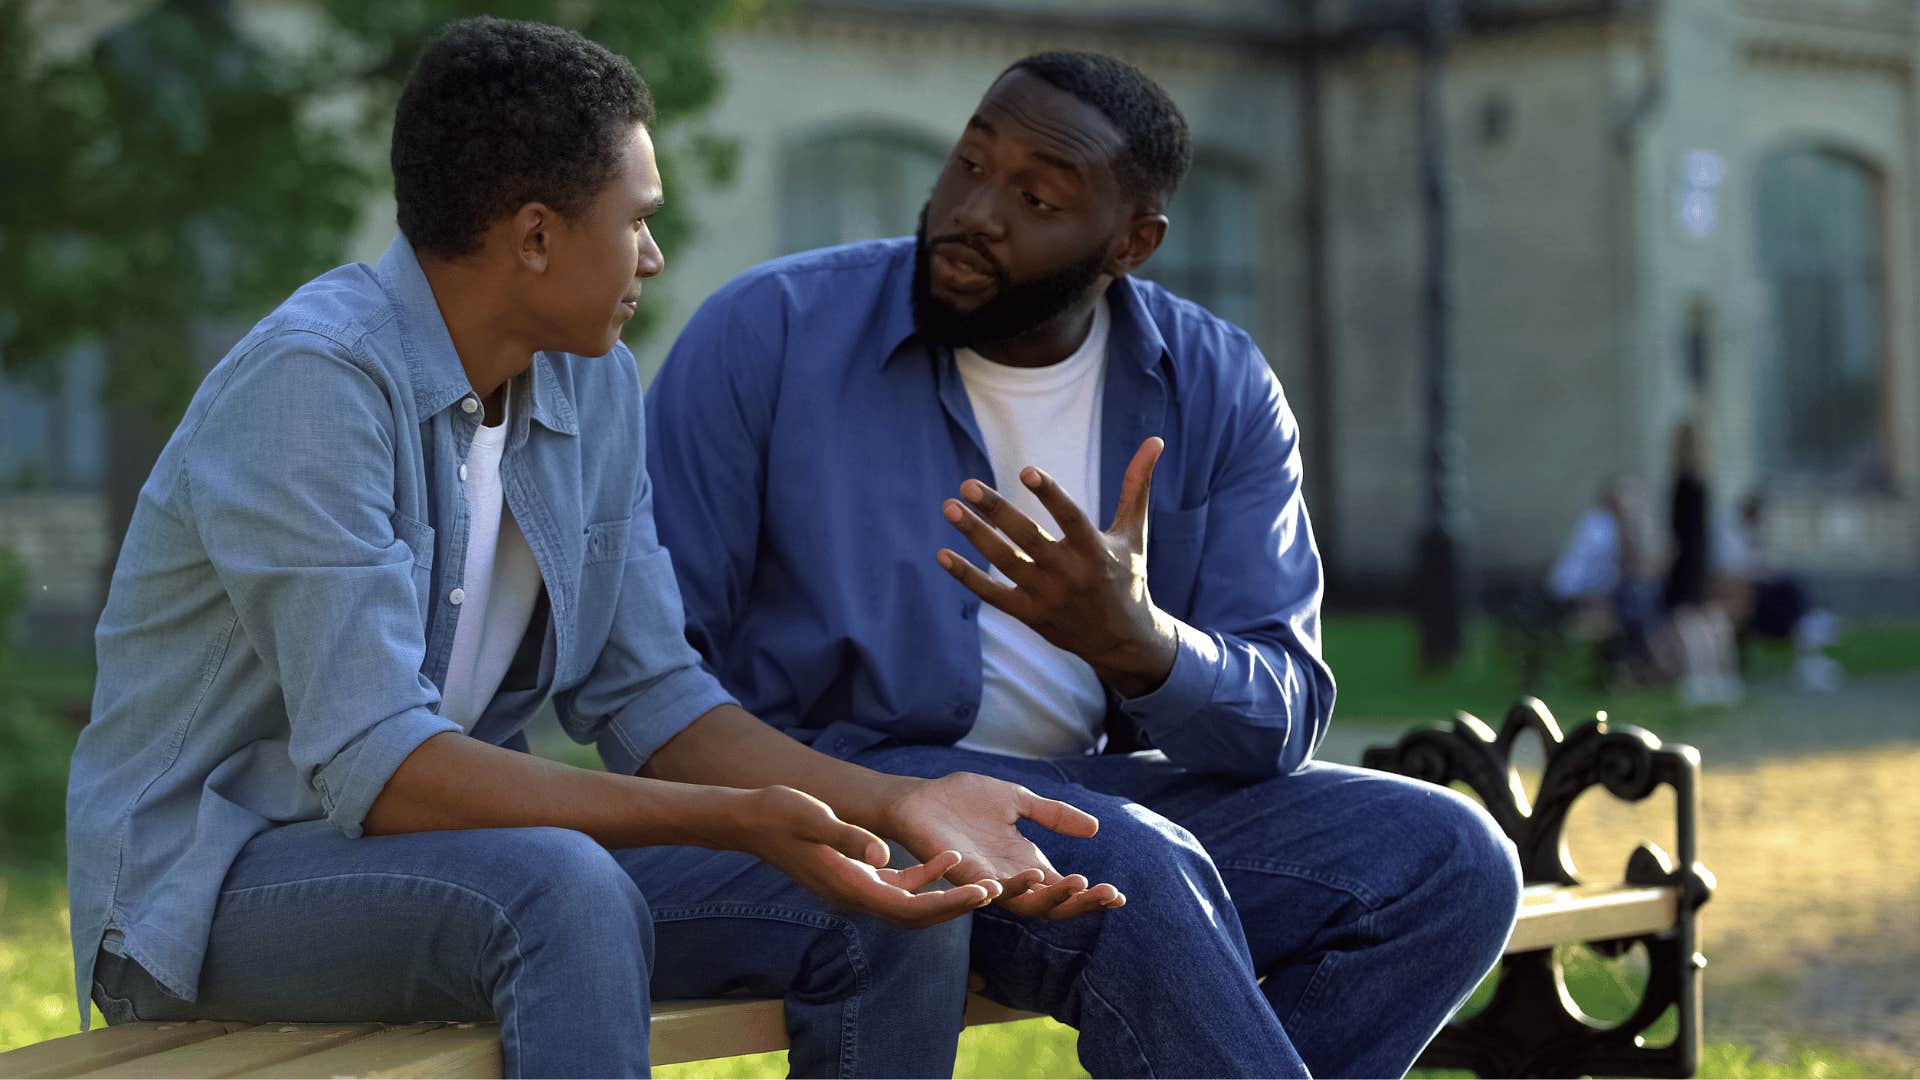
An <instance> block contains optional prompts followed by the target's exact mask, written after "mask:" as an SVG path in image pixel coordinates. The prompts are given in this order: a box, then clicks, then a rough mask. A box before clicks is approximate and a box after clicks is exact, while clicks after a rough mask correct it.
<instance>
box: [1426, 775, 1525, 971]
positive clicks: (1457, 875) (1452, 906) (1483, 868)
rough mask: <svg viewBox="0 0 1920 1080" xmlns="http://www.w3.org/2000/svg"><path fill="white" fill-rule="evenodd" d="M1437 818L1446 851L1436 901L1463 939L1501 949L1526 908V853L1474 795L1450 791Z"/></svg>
mask: <svg viewBox="0 0 1920 1080" xmlns="http://www.w3.org/2000/svg"><path fill="white" fill-rule="evenodd" d="M1444 794H1445V796H1446V798H1445V799H1444V800H1442V801H1441V803H1440V804H1439V808H1438V809H1437V810H1436V811H1435V812H1434V813H1433V815H1432V818H1433V822H1434V825H1435V828H1436V833H1437V834H1438V835H1439V836H1440V837H1442V838H1443V841H1444V844H1445V847H1446V852H1445V855H1444V857H1442V858H1441V859H1440V860H1439V861H1438V862H1437V863H1436V865H1435V866H1434V868H1433V873H1434V874H1435V876H1436V878H1437V879H1438V882H1437V884H1438V885H1439V888H1440V891H1439V895H1437V896H1436V898H1435V899H1436V901H1437V902H1438V903H1439V904H1440V905H1441V906H1442V908H1443V909H1444V910H1445V911H1446V912H1447V913H1448V914H1449V917H1450V918H1449V921H1450V922H1452V923H1453V924H1454V925H1455V926H1456V928H1457V932H1458V933H1459V934H1460V935H1461V939H1462V942H1463V945H1464V946H1465V947H1468V948H1473V949H1477V950H1479V951H1490V952H1491V954H1492V955H1491V956H1490V957H1489V962H1491V959H1492V958H1493V957H1497V956H1498V955H1499V950H1500V949H1502V948H1503V947H1504V946H1505V945H1506V942H1507V938H1508V936H1509V935H1510V934H1511V933H1512V931H1513V923H1514V919H1515V917H1516V916H1517V915H1518V914H1519V910H1520V894H1521V887H1522V886H1521V871H1520V858H1519V854H1518V852H1517V851H1516V850H1515V848H1514V845H1513V841H1512V840H1510V839H1508V837H1507V835H1506V833H1505V832H1503V831H1502V830H1501V828H1500V825H1499V823H1498V822H1496V821H1494V820H1493V816H1492V815H1491V814H1489V813H1487V811H1486V808H1485V807H1483V806H1481V805H1480V804H1479V803H1477V802H1475V801H1474V800H1472V799H1470V798H1467V797H1466V796H1464V795H1461V794H1459V793H1457V792H1453V791H1447V792H1445V793H1444Z"/></svg>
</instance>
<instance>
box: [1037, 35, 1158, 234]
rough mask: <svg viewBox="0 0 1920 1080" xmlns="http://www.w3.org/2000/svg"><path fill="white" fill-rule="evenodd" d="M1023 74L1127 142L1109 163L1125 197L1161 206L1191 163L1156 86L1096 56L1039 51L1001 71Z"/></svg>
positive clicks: (1118, 62) (1140, 74)
mask: <svg viewBox="0 0 1920 1080" xmlns="http://www.w3.org/2000/svg"><path fill="white" fill-rule="evenodd" d="M1014 71H1025V72H1027V73H1029V74H1031V75H1034V76H1036V77H1038V78H1040V79H1042V80H1045V81H1046V82H1048V83H1050V84H1052V85H1053V86H1055V87H1057V88H1058V89H1061V90H1065V91H1066V92H1067V93H1069V94H1072V95H1073V96H1074V97H1076V98H1079V99H1080V100H1081V101H1082V102H1085V103H1086V104H1088V105H1091V106H1093V107H1094V108H1095V109H1098V110H1099V111H1100V114H1101V115H1102V116H1105V117H1106V118H1107V119H1108V120H1109V121H1111V122H1112V123H1113V126H1114V127H1115V128H1118V129H1119V131H1120V134H1121V135H1122V136H1123V137H1124V138H1125V139H1126V141H1127V152H1126V154H1125V155H1124V156H1122V157H1121V159H1120V160H1118V161H1116V162H1115V163H1114V168H1115V171H1116V172H1117V173H1118V175H1119V179H1120V183H1121V185H1122V186H1123V187H1124V188H1125V189H1126V190H1127V193H1128V194H1129V195H1132V196H1133V197H1135V198H1138V199H1141V200H1143V201H1146V202H1153V203H1158V204H1159V205H1161V206H1164V205H1166V202H1167V200H1169V199H1171V198H1173V193H1174V192H1175V191H1177V190H1178V189H1179V187H1180V181H1181V180H1183V179H1185V178H1186V175H1187V169H1188V167H1189V166H1191V165H1192V164H1193V148H1192V146H1191V144H1190V143H1189V142H1188V137H1187V118H1186V115H1185V114H1183V113H1182V112H1181V111H1180V107H1179V106H1178V105H1175V104H1174V103H1173V99H1172V98H1170V97H1168V96H1167V92H1166V91H1165V90H1163V89H1161V88H1160V84H1159V83H1156V82H1154V81H1153V80H1152V79H1150V78H1148V77H1147V76H1146V74H1145V73H1143V72H1142V71H1141V70H1140V69H1139V68H1136V67H1134V66H1133V65H1132V64H1129V63H1127V62H1126V61H1124V60H1118V59H1115V58H1114V57H1111V56H1106V55H1104V54H1102V53H1092V52H1072V51H1064V50H1063V51H1055V52H1039V53H1034V54H1033V55H1032V56H1029V57H1026V58H1025V59H1022V60H1016V61H1014V62H1013V64H1012V65H1010V66H1009V67H1008V68H1007V70H1006V71H1003V72H1001V73H1000V74H1001V76H1002V77H1003V78H1004V77H1005V76H1006V75H1007V74H1008V73H1009V72H1014Z"/></svg>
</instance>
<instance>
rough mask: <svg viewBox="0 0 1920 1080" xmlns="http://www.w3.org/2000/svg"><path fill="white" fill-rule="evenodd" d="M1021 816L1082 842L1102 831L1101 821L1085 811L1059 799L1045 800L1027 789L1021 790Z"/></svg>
mask: <svg viewBox="0 0 1920 1080" xmlns="http://www.w3.org/2000/svg"><path fill="white" fill-rule="evenodd" d="M1019 805H1020V816H1021V817H1024V818H1032V819H1033V821H1034V823H1035V824H1037V825H1043V826H1045V827H1046V828H1049V829H1052V830H1053V831H1054V832H1057V833H1059V834H1060V835H1062V836H1077V837H1079V838H1080V839H1082V840H1085V839H1087V838H1088V837H1090V836H1093V835H1094V834H1096V833H1098V832H1099V831H1100V819H1099V818H1097V817H1094V816H1093V815H1092V814H1089V813H1087V812H1086V811H1085V810H1082V809H1080V808H1079V807H1077V806H1072V805H1070V804H1068V803H1063V802H1061V801H1060V800H1058V799H1048V798H1043V797H1041V796H1039V795H1035V794H1034V793H1033V792H1031V791H1027V790H1026V789H1025V788H1022V789H1021V798H1020V804H1019Z"/></svg>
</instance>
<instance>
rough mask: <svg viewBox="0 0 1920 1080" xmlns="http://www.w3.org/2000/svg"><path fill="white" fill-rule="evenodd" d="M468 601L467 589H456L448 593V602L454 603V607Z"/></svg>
mask: <svg viewBox="0 0 1920 1080" xmlns="http://www.w3.org/2000/svg"><path fill="white" fill-rule="evenodd" d="M466 602H467V590H465V589H455V590H453V591H452V592H450V593H448V594H447V603H449V604H452V605H453V606H454V607H459V606H460V605H461V604H464V603H466Z"/></svg>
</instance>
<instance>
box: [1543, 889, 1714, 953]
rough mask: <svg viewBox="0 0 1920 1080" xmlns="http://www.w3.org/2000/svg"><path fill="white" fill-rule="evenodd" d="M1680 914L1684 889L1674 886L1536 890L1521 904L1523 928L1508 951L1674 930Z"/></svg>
mask: <svg viewBox="0 0 1920 1080" xmlns="http://www.w3.org/2000/svg"><path fill="white" fill-rule="evenodd" d="M1679 915H1680V889H1679V887H1678V886H1674V885H1618V884H1615V885H1574V886H1571V887H1560V886H1552V885H1536V886H1533V887H1531V888H1529V889H1527V891H1526V893H1525V895H1524V896H1523V897H1522V899H1521V904H1520V921H1519V925H1517V926H1515V927H1514V930H1513V938H1512V939H1511V940H1510V941H1508V942H1507V950H1506V951H1507V952H1510V953H1514V952H1527V951H1529V950H1531V949H1544V948H1547V947H1549V946H1551V945H1555V944H1558V943H1560V942H1567V941H1604V940H1606V939H1608V938H1619V937H1631V936H1633V935H1635V934H1650V933H1655V932H1657V931H1660V930H1665V929H1667V928H1668V927H1671V926H1673V925H1674V923H1675V922H1676V921H1677V920H1678V919H1679Z"/></svg>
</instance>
